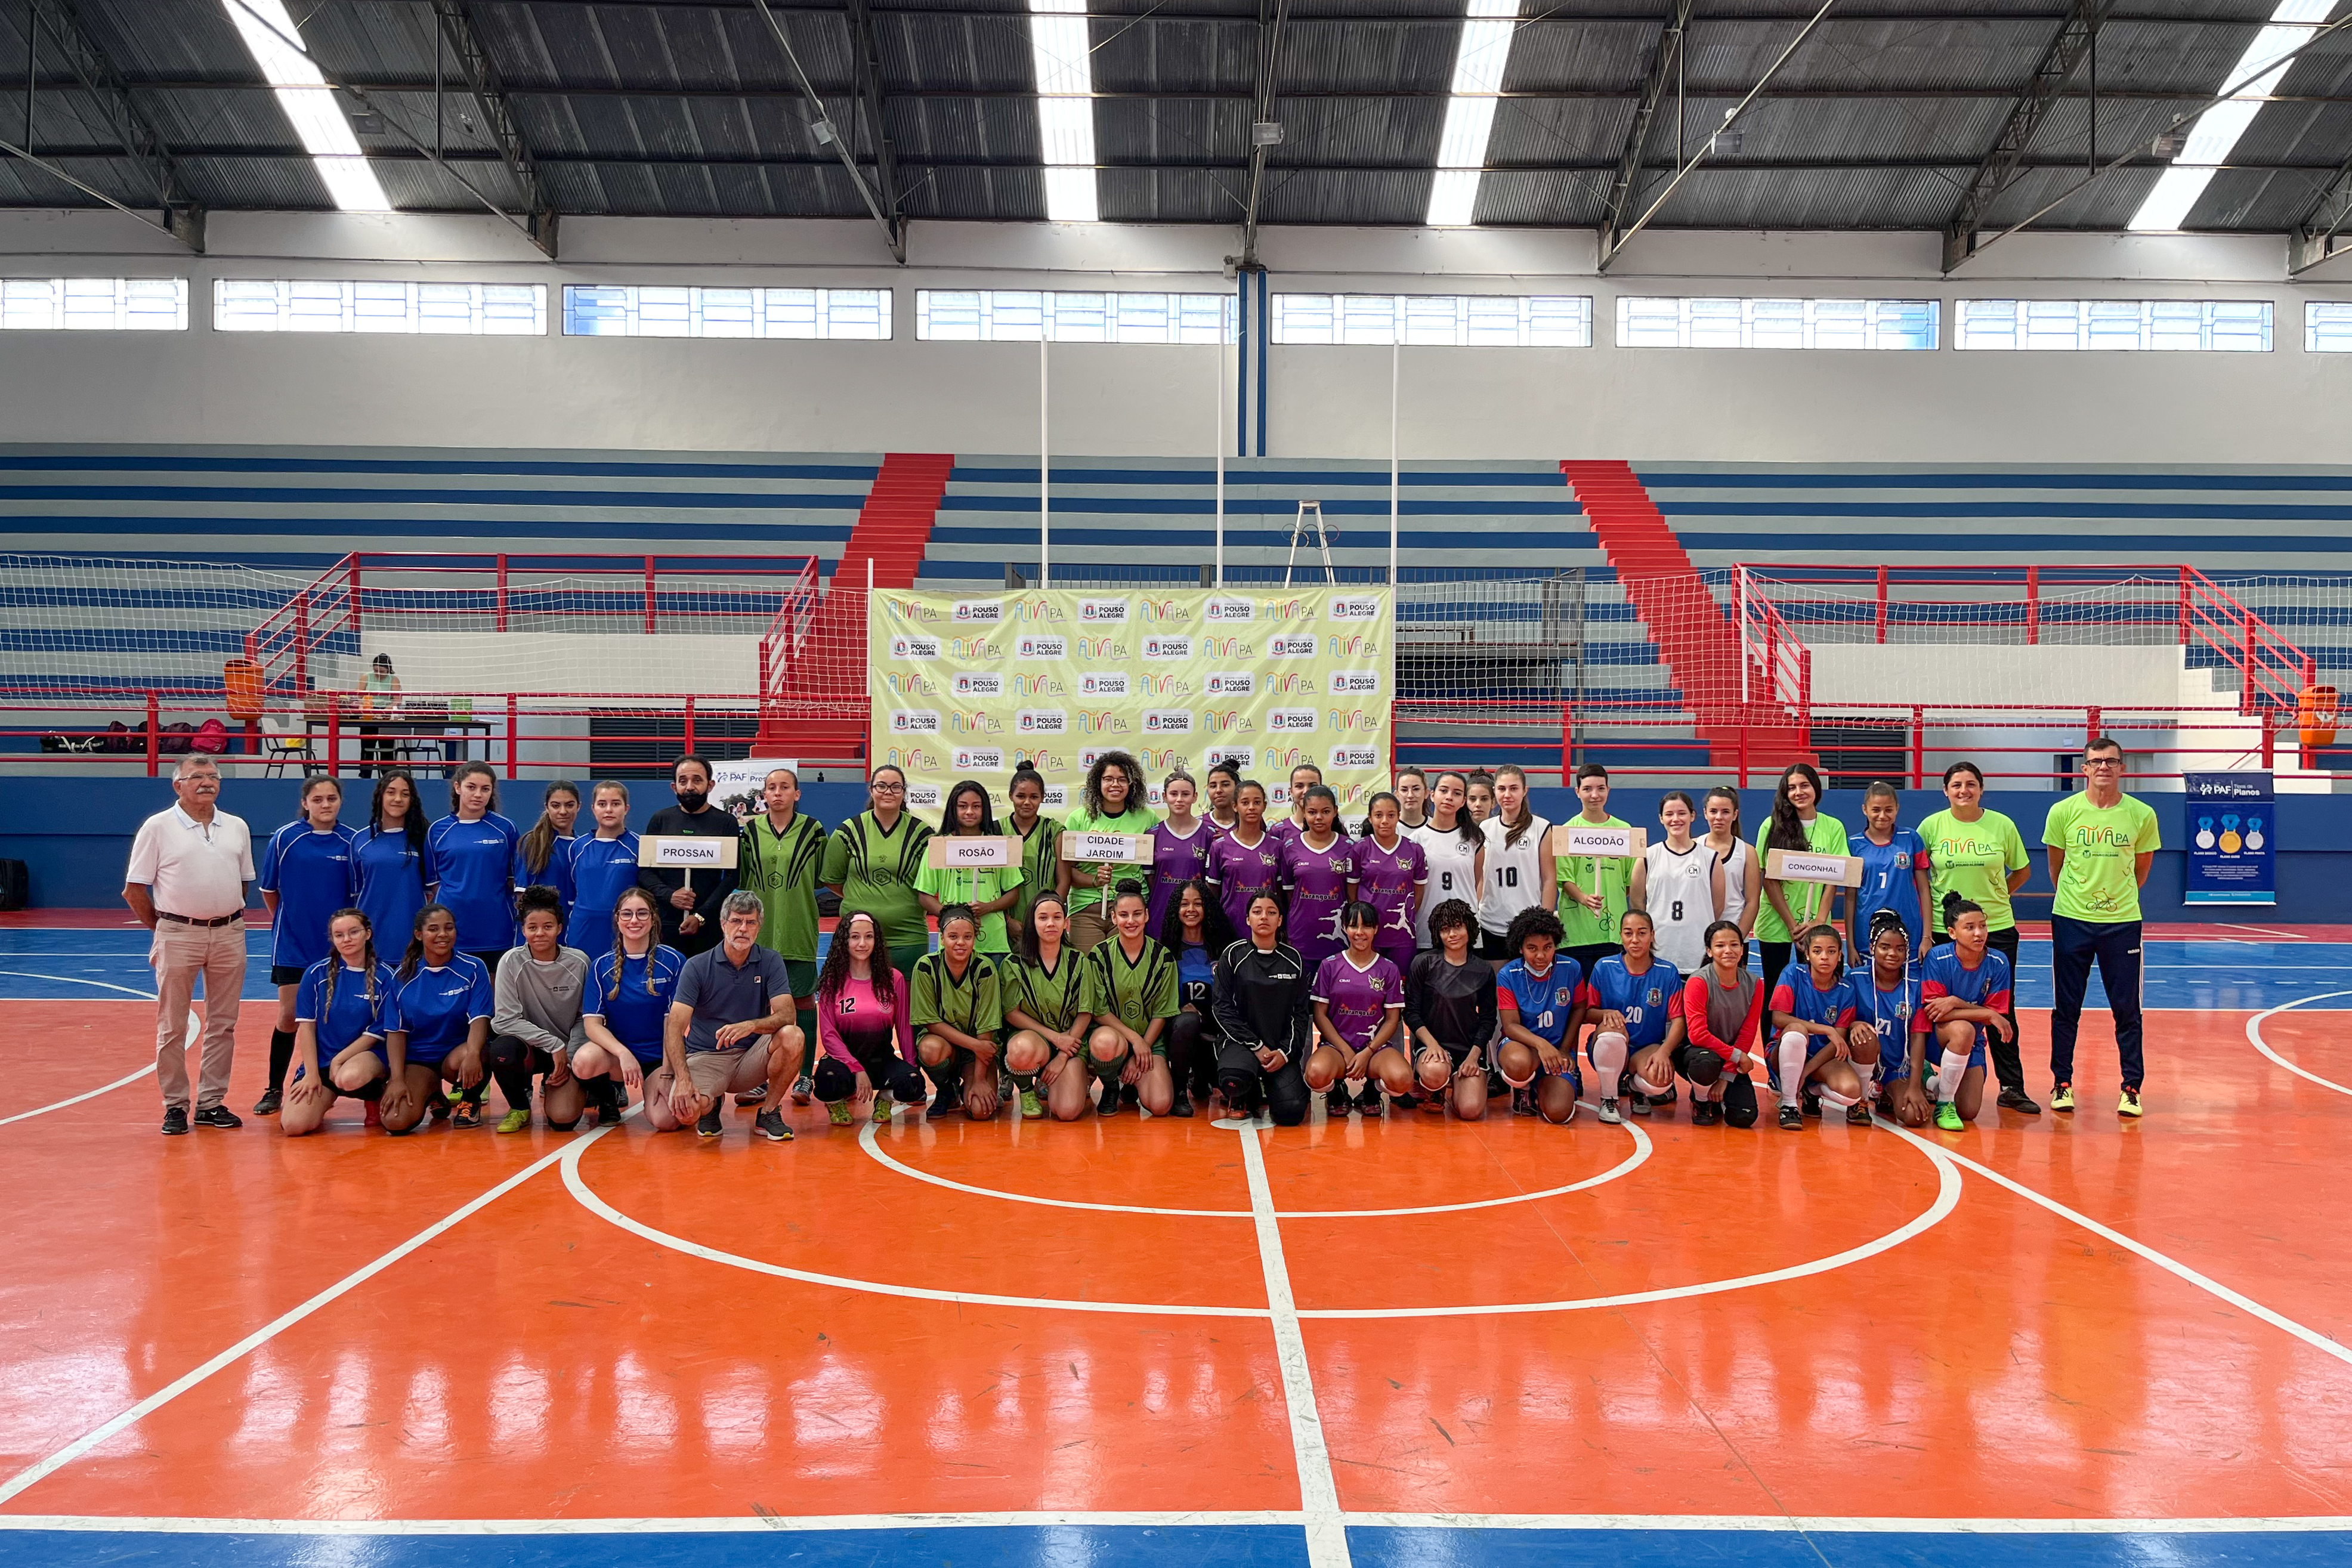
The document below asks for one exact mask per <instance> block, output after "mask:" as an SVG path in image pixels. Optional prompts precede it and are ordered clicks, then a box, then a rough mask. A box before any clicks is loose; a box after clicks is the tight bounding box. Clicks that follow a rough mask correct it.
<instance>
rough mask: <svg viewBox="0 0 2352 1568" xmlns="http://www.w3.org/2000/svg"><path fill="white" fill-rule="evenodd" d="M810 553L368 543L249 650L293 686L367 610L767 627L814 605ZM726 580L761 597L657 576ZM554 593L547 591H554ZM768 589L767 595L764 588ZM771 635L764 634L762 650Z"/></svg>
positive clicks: (496, 623) (254, 636)
mask: <svg viewBox="0 0 2352 1568" xmlns="http://www.w3.org/2000/svg"><path fill="white" fill-rule="evenodd" d="M817 573H818V563H817V559H816V558H815V557H814V556H806V555H791V556H652V555H646V556H638V555H628V556H622V555H498V554H487V553H486V554H480V555H467V554H455V555H446V554H430V553H414V554H406V553H388V552H379V551H371V552H365V553H354V554H352V555H348V556H345V557H344V558H343V559H341V560H339V561H337V562H336V563H335V564H334V565H333V566H331V567H329V568H328V569H327V570H325V571H323V572H320V574H319V576H318V577H317V578H315V579H314V580H312V581H311V582H310V584H309V585H308V586H306V587H305V588H303V589H302V590H300V591H299V592H297V593H296V594H294V595H293V597H292V598H290V599H289V600H288V601H287V602H286V603H285V604H284V605H282V606H280V607H279V608H278V611H277V612H275V613H273V614H271V615H270V616H269V617H268V618H267V619H266V620H264V621H263V622H261V623H260V624H259V625H258V626H256V627H255V628H254V629H253V631H252V632H248V633H247V636H246V657H247V659H248V660H251V661H252V662H253V663H255V664H259V665H260V666H261V669H262V680H263V685H264V686H265V688H266V689H267V690H268V691H271V692H274V693H300V692H306V691H309V690H310V689H312V687H313V685H314V683H313V681H312V678H311V676H312V671H313V668H314V666H315V664H316V661H317V657H318V655H319V654H320V653H321V652H322V651H324V649H325V645H326V644H327V643H328V642H329V640H330V639H333V638H338V637H342V638H346V639H349V640H351V641H352V643H353V644H354V645H355V643H356V640H357V639H358V638H359V636H360V635H361V634H362V632H363V630H364V628H365V627H366V625H367V618H368V616H369V615H370V614H371V613H374V614H401V615H415V614H419V613H452V612H454V613H462V614H467V615H471V616H478V617H481V618H483V619H484V620H486V621H487V622H488V624H489V627H490V629H492V630H494V631H499V632H509V631H528V630H530V627H531V622H533V621H534V620H536V619H538V618H540V617H542V616H545V617H554V616H559V615H560V616H562V617H563V618H565V619H566V620H567V621H576V620H579V619H581V618H589V619H594V620H609V621H614V622H619V621H626V622H630V623H631V625H632V626H633V627H634V628H635V629H638V630H642V631H643V632H646V634H647V635H648V636H650V635H654V634H656V632H659V631H660V630H661V629H662V626H663V624H664V623H665V622H667V623H668V624H670V625H672V626H676V627H695V626H696V625H697V623H698V622H708V621H710V620H716V619H730V620H744V619H756V620H758V621H760V622H762V623H763V625H764V626H765V627H766V629H767V631H768V632H769V633H770V634H771V635H772V633H773V632H774V629H775V628H776V627H777V626H778V625H779V624H780V623H782V622H784V621H785V619H786V617H787V615H788V613H789V612H791V610H792V607H793V605H794V604H796V603H801V602H806V603H807V604H808V605H809V606H810V612H811V613H813V612H814V598H815V593H816V585H817V581H818V575H817ZM666 579H667V580H668V581H669V582H670V583H671V584H675V583H677V580H681V579H692V580H697V581H698V582H701V583H708V582H709V581H710V580H714V579H717V580H725V581H726V582H727V583H728V584H729V585H730V588H731V589H732V591H734V592H736V593H739V594H744V595H750V596H751V597H752V598H753V599H754V600H755V601H757V602H755V603H754V604H753V605H751V606H750V607H738V606H735V605H730V604H724V603H721V604H717V605H713V604H711V603H709V602H708V601H698V600H697V599H696V597H695V594H696V593H707V591H706V590H701V589H697V590H692V591H687V590H680V589H677V588H676V587H672V588H670V589H669V590H668V591H667V592H666V591H665V580H666ZM550 596H554V598H553V601H552V602H551V601H550ZM771 600H772V602H771ZM766 643H767V638H766V637H763V638H762V650H763V652H764V650H765V647H766Z"/></svg>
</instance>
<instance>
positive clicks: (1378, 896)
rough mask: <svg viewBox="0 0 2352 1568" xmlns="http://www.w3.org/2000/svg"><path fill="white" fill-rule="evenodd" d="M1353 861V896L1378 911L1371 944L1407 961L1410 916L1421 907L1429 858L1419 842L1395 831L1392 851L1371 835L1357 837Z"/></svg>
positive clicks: (1409, 949) (1408, 958)
mask: <svg viewBox="0 0 2352 1568" xmlns="http://www.w3.org/2000/svg"><path fill="white" fill-rule="evenodd" d="M1355 860H1356V896H1357V897H1358V898H1360V899H1361V900H1363V901H1364V902H1365V903H1366V904H1370V905H1371V906H1372V907H1373V908H1374V909H1377V910H1379V911H1380V912H1381V931H1380V935H1379V936H1376V937H1374V938H1373V942H1374V944H1375V946H1378V948H1379V949H1380V951H1381V952H1383V953H1386V954H1388V955H1389V956H1390V957H1391V959H1392V960H1393V959H1394V958H1395V956H1396V955H1397V954H1399V953H1402V954H1403V955H1404V956H1405V963H1406V964H1410V963H1411V962H1412V917H1413V913H1414V911H1415V910H1417V909H1419V908H1420V906H1421V884H1422V883H1424V882H1426V881H1428V880H1429V857H1428V856H1427V855H1426V854H1425V853H1424V852H1423V850H1422V847H1421V846H1420V845H1419V844H1417V843H1415V842H1413V841H1412V840H1411V839H1409V838H1406V837H1405V836H1404V835H1403V834H1402V833H1399V834H1398V835H1397V845H1396V848H1394V849H1392V850H1384V849H1382V848H1381V841H1380V840H1378V839H1375V838H1361V839H1358V840H1357V841H1356V844H1355ZM1398 967H1399V968H1402V967H1404V965H1403V964H1400V965H1399V966H1398Z"/></svg>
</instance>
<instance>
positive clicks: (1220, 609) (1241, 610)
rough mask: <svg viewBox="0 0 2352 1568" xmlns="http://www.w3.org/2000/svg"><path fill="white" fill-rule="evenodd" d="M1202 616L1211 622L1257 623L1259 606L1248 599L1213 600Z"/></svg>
mask: <svg viewBox="0 0 2352 1568" xmlns="http://www.w3.org/2000/svg"><path fill="white" fill-rule="evenodd" d="M1202 614H1203V615H1204V616H1205V617H1206V618H1207V619H1209V620H1211V621H1255V620H1256V619H1257V606H1255V604H1252V603H1251V602H1250V601H1248V600H1246V599H1212V600H1210V601H1209V605H1208V608H1207V609H1206V610H1205V611H1203V612H1202Z"/></svg>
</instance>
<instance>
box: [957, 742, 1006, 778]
mask: <svg viewBox="0 0 2352 1568" xmlns="http://www.w3.org/2000/svg"><path fill="white" fill-rule="evenodd" d="M955 765H956V771H957V772H959V773H993V772H996V771H997V770H999V769H1000V768H1003V766H1004V753H1003V752H1002V751H999V750H998V749H996V748H995V747H992V746H991V747H976V746H967V747H959V748H958V749H957V751H956V754H955Z"/></svg>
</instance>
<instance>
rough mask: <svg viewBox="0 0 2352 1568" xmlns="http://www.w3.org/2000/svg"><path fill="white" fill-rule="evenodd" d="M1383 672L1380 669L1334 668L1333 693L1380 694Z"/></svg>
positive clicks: (1364, 695) (1344, 695)
mask: <svg viewBox="0 0 2352 1568" xmlns="http://www.w3.org/2000/svg"><path fill="white" fill-rule="evenodd" d="M1380 689H1381V673H1380V672H1379V671H1378V670H1334V671H1332V672H1331V695H1333V696H1335V697H1368V696H1375V695H1379V692H1380Z"/></svg>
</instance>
